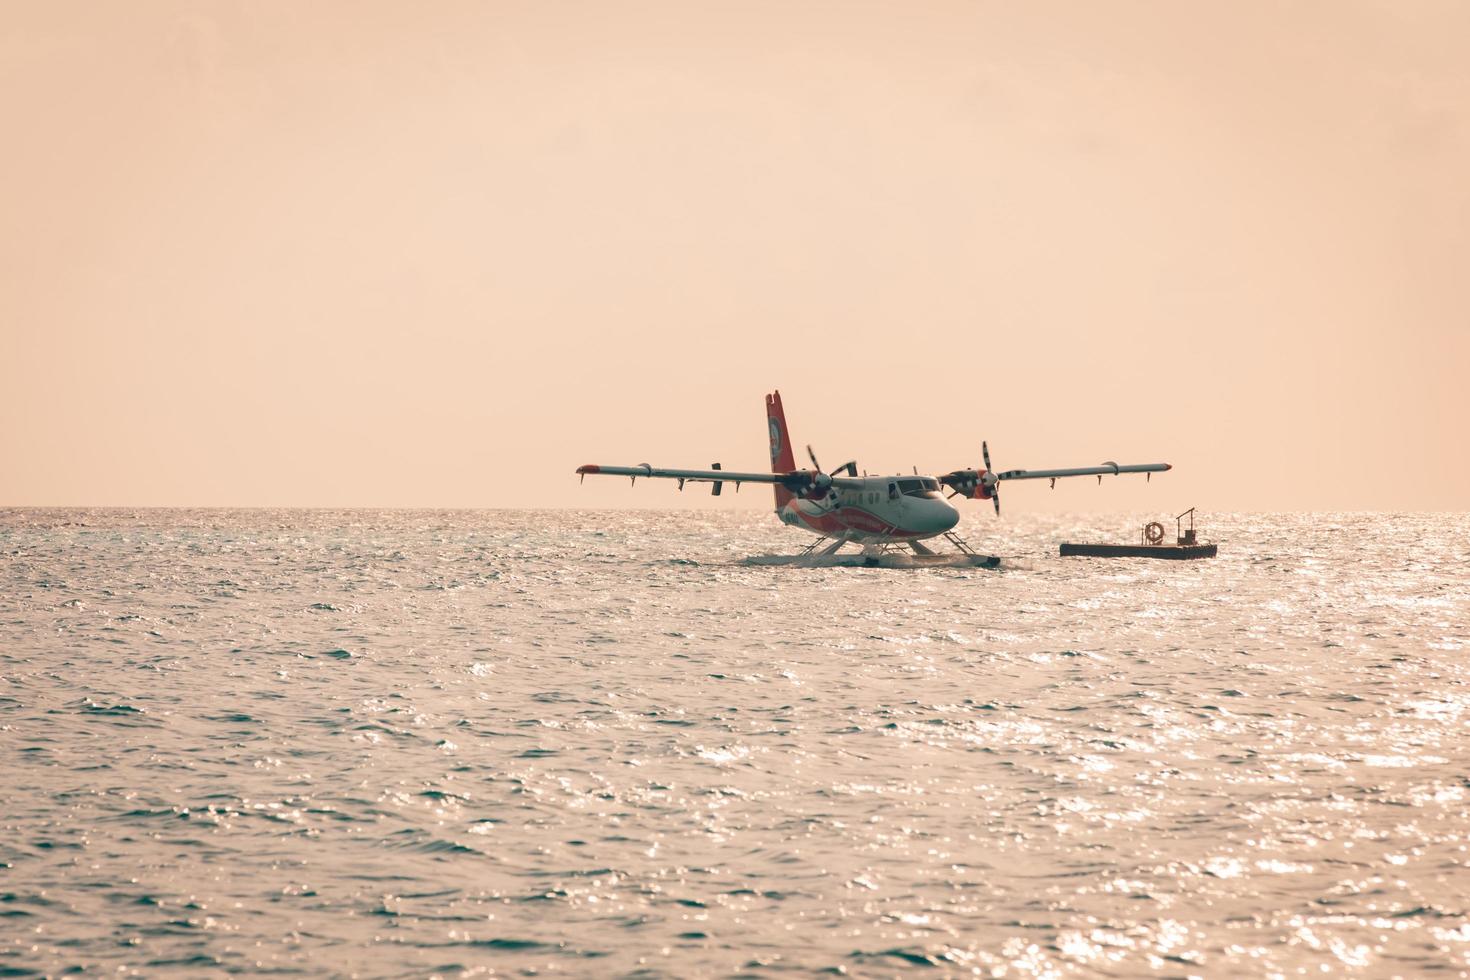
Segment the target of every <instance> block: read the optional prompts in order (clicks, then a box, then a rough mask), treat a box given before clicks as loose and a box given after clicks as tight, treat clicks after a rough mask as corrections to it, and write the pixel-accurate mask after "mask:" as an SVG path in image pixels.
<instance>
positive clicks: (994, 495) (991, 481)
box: [980, 439, 1000, 517]
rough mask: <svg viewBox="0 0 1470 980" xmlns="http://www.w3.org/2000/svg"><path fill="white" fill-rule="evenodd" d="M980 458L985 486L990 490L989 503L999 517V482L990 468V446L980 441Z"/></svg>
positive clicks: (982, 440)
mask: <svg viewBox="0 0 1470 980" xmlns="http://www.w3.org/2000/svg"><path fill="white" fill-rule="evenodd" d="M980 457H981V458H982V459H984V460H985V478H986V479H985V484H986V486H988V487H989V488H990V502H991V503H993V504H995V516H996V517H999V516H1000V485H999V484H1000V481H999V480H997V479H996V478H995V471H994V470H993V469H991V468H990V445H989V444H988V443H987V442H986V441H985V440H984V439H981V440H980Z"/></svg>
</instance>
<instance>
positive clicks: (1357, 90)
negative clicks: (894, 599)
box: [0, 0, 1470, 510]
mask: <svg viewBox="0 0 1470 980" xmlns="http://www.w3.org/2000/svg"><path fill="white" fill-rule="evenodd" d="M0 132H3V133H4V142H3V148H0V229H3V234H0V422H3V424H0V505H8V504H128V505H138V504H160V505H167V504H181V505H207V504H219V505H236V504H238V505H253V504H260V505H282V504H299V505H411V506H441V505H442V506H534V505H547V506H666V505H681V504H682V505H695V506H741V505H743V506H747V507H748V506H754V505H764V504H765V503H766V495H765V494H764V493H763V492H758V493H757V492H754V491H755V488H747V490H746V491H745V492H742V493H741V494H740V495H739V496H735V495H733V494H732V495H727V496H725V497H723V498H721V499H720V500H719V501H711V500H710V498H709V497H708V496H705V495H687V494H686V495H685V496H684V497H679V496H678V495H677V494H676V492H675V491H674V489H673V487H672V486H670V485H662V484H660V485H645V484H641V483H640V485H639V486H638V487H637V488H636V489H633V488H630V487H629V486H628V484H627V481H620V480H604V481H598V480H589V481H588V482H587V484H586V486H582V487H579V486H578V484H577V478H576V476H575V475H574V474H573V470H574V468H575V467H576V466H577V465H578V464H579V463H584V462H601V463H625V464H626V463H639V462H644V461H649V462H652V463H654V464H655V465H666V466H705V465H707V464H708V463H710V462H711V461H714V460H720V461H721V462H723V463H724V465H725V466H726V467H738V468H762V467H763V466H764V464H765V462H766V445H767V439H766V434H765V428H764V424H763V415H762V396H763V395H764V394H765V393H766V392H767V391H769V390H771V389H772V388H774V387H779V388H780V389H781V390H782V393H783V396H784V398H785V402H786V407H787V412H788V415H789V417H790V420H791V424H792V430H793V432H792V434H793V437H794V439H795V441H797V442H798V443H803V442H807V441H811V442H813V443H815V444H816V446H817V450H818V453H819V455H820V456H821V458H822V460H823V462H825V463H827V465H828V466H836V465H837V464H838V463H840V462H842V461H843V460H845V459H847V458H849V457H854V456H855V457H856V458H857V459H858V461H859V464H860V465H861V466H863V467H864V468H866V469H868V470H870V471H880V470H896V469H903V470H907V469H909V468H910V466H913V465H917V466H918V467H919V468H920V469H921V470H928V471H931V472H933V471H943V470H948V469H952V468H955V467H958V466H966V465H975V464H978V462H979V450H980V440H981V439H982V438H985V439H989V440H990V444H991V448H992V456H993V459H994V462H995V463H996V464H997V466H998V467H1000V468H1009V467H1013V466H1024V467H1033V468H1035V467H1045V466H1064V465H1087V464H1092V463H1096V462H1099V461H1101V460H1104V459H1116V460H1119V461H1123V462H1151V461H1155V460H1163V461H1168V462H1172V463H1174V465H1175V471H1174V472H1173V473H1170V474H1167V475H1166V476H1164V477H1162V478H1160V479H1156V480H1154V481H1153V483H1152V484H1151V485H1148V486H1145V485H1144V484H1143V482H1142V480H1141V479H1134V480H1122V479H1120V480H1116V481H1108V485H1105V486H1104V487H1103V488H1101V489H1099V488H1097V487H1096V486H1093V485H1091V484H1090V482H1089V481H1073V482H1072V483H1071V484H1059V486H1058V487H1057V489H1056V490H1055V491H1054V492H1052V491H1048V490H1046V489H1045V488H1044V487H1042V486H1027V487H1019V488H1016V489H1013V490H1012V491H1010V492H1009V493H1008V494H1007V506H1008V508H1024V509H1031V510H1058V509H1071V510H1082V509H1120V508H1138V509H1145V508H1157V509H1159V510H1169V509H1178V510H1182V509H1184V508H1185V507H1187V506H1189V505H1191V504H1197V505H1199V506H1200V507H1201V508H1204V509H1209V510H1223V509H1334V508H1379V509H1428V508H1436V509H1470V439H1467V419H1470V4H1467V3H1465V2H1462V0H1444V2H1431V0H1422V2H1421V0H1383V2H1371V3H1370V2H1356V3H1354V2H1341V0H1332V2H1321V3H1310V2H1293V3H1278V2H1274V0H1272V2H1258V3H1250V2H1246V3H1237V2H1230V3H1219V2H1212V3H1182V2H1173V0H1170V2H1162V0H1161V2H1154V3H1123V2H1110V3H1096V2H1093V0H1077V2H1068V3H1037V2H1029V0H1028V2H1025V3H1016V2H993V3H991V2H972V3H913V2H901V3H891V4H871V3H857V2H851V0H844V2H839V3H795V2H791V0H781V2H774V3H769V4H760V3H753V2H748V0H741V2H730V3H690V2H688V0H671V2H668V3H594V2H586V3H554V2H546V0H535V2H528V3H524V4H520V3H496V2H489V0H480V2H465V3H453V2H446V0H435V2H433V3H415V2H407V0H404V2H397V3H381V2H362V0H352V2H342V3H329V2H312V3H301V2H296V0H289V2H261V0H250V2H246V0H240V2H235V3H208V2H202V0H179V2H159V0H137V2H129V3H116V2H111V0H108V2H95V3H86V2H66V0H60V2H57V0H20V2H17V0H0ZM976 506H986V507H988V505H984V504H981V505H976Z"/></svg>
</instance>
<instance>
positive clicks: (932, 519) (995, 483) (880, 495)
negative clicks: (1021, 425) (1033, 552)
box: [577, 391, 1170, 567]
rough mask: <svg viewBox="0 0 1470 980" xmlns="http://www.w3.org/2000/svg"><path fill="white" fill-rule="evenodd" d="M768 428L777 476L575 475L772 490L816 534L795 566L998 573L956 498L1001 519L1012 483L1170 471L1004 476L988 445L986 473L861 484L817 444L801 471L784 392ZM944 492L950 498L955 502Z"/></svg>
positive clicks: (633, 470)
mask: <svg viewBox="0 0 1470 980" xmlns="http://www.w3.org/2000/svg"><path fill="white" fill-rule="evenodd" d="M766 428H767V431H768V432H769V434H770V440H771V471H770V472H769V473H759V472H737V471H734V470H727V469H724V468H723V467H722V466H721V465H720V464H719V463H712V464H710V468H709V469H707V470H676V469H663V468H660V467H656V466H652V465H650V464H648V463H639V464H638V465H637V466H605V465H602V464H595V463H589V464H586V465H584V466H579V467H577V473H578V474H579V476H580V477H581V479H582V481H584V482H585V480H586V479H587V477H588V476H626V477H629V478H631V479H632V481H633V483H635V484H636V483H637V482H638V478H639V477H645V478H651V479H662V480H677V481H678V484H679V489H680V490H683V489H684V486H685V484H688V483H709V484H712V489H711V493H712V494H714V495H715V496H719V495H720V492H721V490H722V489H723V488H724V485H725V484H727V483H733V484H735V489H736V490H737V491H738V490H739V489H740V485H741V484H743V483H765V484H770V485H771V486H772V487H773V488H774V490H775V494H776V515H777V516H778V517H779V518H780V519H781V522H782V523H784V524H789V525H791V526H792V527H797V528H801V529H803V530H807V531H811V532H812V533H814V534H816V535H817V539H816V541H814V542H813V543H812V544H811V545H810V546H808V547H807V548H806V550H804V551H803V552H802V553H801V554H800V555H797V556H794V558H793V560H803V559H813V560H815V561H816V562H820V561H821V560H822V559H830V558H833V557H835V556H836V555H837V552H838V551H839V550H840V549H841V548H843V547H844V546H847V545H850V544H851V545H857V546H859V547H860V548H861V549H862V556H861V559H862V560H861V563H862V564H866V565H879V564H884V563H885V562H884V561H883V560H882V559H883V558H884V557H885V556H890V555H893V554H894V553H895V552H896V551H900V550H901V549H906V551H907V552H912V555H911V556H910V555H909V554H907V553H903V557H904V558H905V559H908V561H909V562H913V561H914V560H917V561H919V562H920V563H924V562H926V561H943V562H944V563H946V564H959V565H973V566H980V567H996V566H998V565H999V564H1000V559H999V558H997V557H995V556H993V555H981V554H978V553H977V552H975V550H974V549H973V548H971V547H970V546H969V545H968V544H967V543H966V542H965V541H964V539H963V538H961V537H959V536H958V535H957V534H955V532H954V528H955V525H957V524H958V523H959V520H960V512H959V511H958V510H957V509H956V508H955V507H953V506H952V505H951V504H950V503H949V500H950V499H952V498H954V497H965V498H968V499H970V500H989V501H990V502H991V503H992V504H993V505H994V506H995V513H996V516H997V517H998V516H1000V485H1001V484H1002V483H1004V482H1007V481H1010V480H1049V481H1051V485H1052V487H1053V488H1055V487H1056V482H1057V480H1059V479H1062V478H1064V477H1073V476H1095V477H1097V479H1098V482H1099V483H1101V482H1102V478H1103V477H1105V476H1120V475H1122V474H1124V473H1143V474H1146V475H1145V479H1146V480H1147V479H1151V476H1152V474H1154V473H1161V472H1164V471H1166V470H1168V469H1170V465H1169V464H1168V463H1130V464H1122V463H1116V462H1111V461H1109V462H1106V463H1102V464H1100V465H1098V466H1077V467H1070V468H1067V469H1051V470H1002V471H1000V472H997V471H995V470H994V469H992V468H991V465H990V447H989V445H987V444H986V443H985V442H984V441H982V442H981V443H980V456H981V459H982V460H983V462H984V465H983V466H980V467H970V468H963V469H957V470H951V471H950V472H948V473H942V474H937V475H934V476H923V475H920V474H919V473H918V471H917V470H915V472H914V473H913V474H911V475H910V474H897V475H893V476H869V475H867V474H866V473H864V474H863V475H862V476H859V475H858V464H857V461H856V460H849V461H848V462H846V463H843V464H842V465H841V466H839V467H837V468H836V469H834V470H826V469H824V468H823V467H822V465H821V464H820V463H818V462H817V455H816V453H815V452H814V451H813V450H812V447H811V446H810V445H808V446H807V447H806V455H807V459H809V460H810V461H811V464H812V465H811V468H810V469H798V468H797V466H796V458H795V454H794V452H793V451H792V443H791V436H790V434H789V432H788V430H787V428H786V412H785V409H784V408H782V405H781V393H780V392H779V391H776V392H772V393H771V394H769V395H767V396H766ZM844 474H845V475H844ZM943 491H948V493H947V496H946V495H945V494H944V493H943ZM938 537H943V538H945V539H947V540H948V541H949V542H950V544H952V545H953V546H954V547H955V549H956V552H955V553H954V554H949V555H945V554H941V553H939V552H936V551H934V550H933V549H931V548H930V547H928V546H927V545H926V544H924V542H925V541H928V540H930V539H932V538H938ZM832 563H834V564H835V563H838V562H832ZM843 563H845V562H843Z"/></svg>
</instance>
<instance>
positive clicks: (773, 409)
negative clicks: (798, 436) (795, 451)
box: [766, 391, 796, 510]
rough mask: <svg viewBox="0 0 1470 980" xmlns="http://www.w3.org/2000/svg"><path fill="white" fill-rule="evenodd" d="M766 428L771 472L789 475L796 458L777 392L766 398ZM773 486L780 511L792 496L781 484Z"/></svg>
mask: <svg viewBox="0 0 1470 980" xmlns="http://www.w3.org/2000/svg"><path fill="white" fill-rule="evenodd" d="M766 428H767V429H769V430H770V434H771V472H772V473H790V472H791V471H792V470H794V469H796V457H795V456H794V455H792V453H791V434H790V433H789V432H787V431H786V412H785V411H784V410H783V409H782V408H781V393H780V392H779V391H776V392H772V393H771V394H769V395H767V396H766ZM774 486H775V488H776V509H777V510H780V509H781V508H782V507H785V506H786V503H787V502H788V501H789V500H790V499H791V496H792V495H791V491H790V490H787V489H786V488H785V487H783V486H781V484H779V483H777V484H774Z"/></svg>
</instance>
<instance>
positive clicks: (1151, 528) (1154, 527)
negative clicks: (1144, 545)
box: [1143, 521, 1164, 544]
mask: <svg viewBox="0 0 1470 980" xmlns="http://www.w3.org/2000/svg"><path fill="white" fill-rule="evenodd" d="M1143 540H1145V541H1147V542H1148V543H1149V544H1162V543H1163V541H1164V525H1162V524H1160V523H1159V522H1158V521H1149V522H1148V523H1147V524H1145V525H1144V526H1143Z"/></svg>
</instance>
